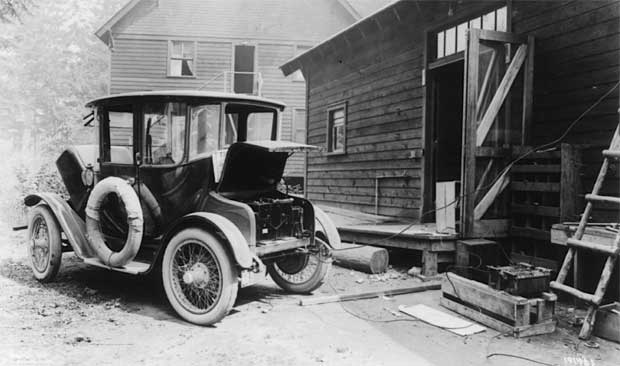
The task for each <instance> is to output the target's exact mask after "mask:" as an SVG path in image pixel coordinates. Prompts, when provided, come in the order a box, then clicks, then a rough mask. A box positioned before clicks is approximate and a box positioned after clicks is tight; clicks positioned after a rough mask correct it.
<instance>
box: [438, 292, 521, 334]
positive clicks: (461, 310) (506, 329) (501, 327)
mask: <svg viewBox="0 0 620 366" xmlns="http://www.w3.org/2000/svg"><path fill="white" fill-rule="evenodd" d="M439 304H440V305H441V306H443V307H445V308H447V309H450V310H452V311H454V312H455V313H457V314H461V315H463V316H465V317H467V318H469V319H472V320H474V321H476V322H478V323H481V324H484V325H486V326H487V327H490V328H493V329H495V330H497V331H498V332H500V333H502V334H506V333H507V334H511V335H512V334H513V333H514V327H512V326H510V325H508V324H506V323H504V322H502V321H499V320H497V319H494V318H492V317H490V316H487V315H485V314H483V313H481V312H480V311H478V310H474V309H471V308H469V307H467V306H465V305H463V304H459V303H458V302H456V301H452V300H450V299H446V298H445V297H442V298H440V299H439Z"/></svg>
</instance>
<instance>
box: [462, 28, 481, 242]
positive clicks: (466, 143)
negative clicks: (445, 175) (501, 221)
mask: <svg viewBox="0 0 620 366" xmlns="http://www.w3.org/2000/svg"><path fill="white" fill-rule="evenodd" d="M467 38H468V40H467V42H468V47H466V48H465V95H464V98H463V101H464V103H463V157H462V162H461V167H462V169H461V176H462V178H461V192H463V193H464V195H463V201H462V202H461V234H462V236H463V237H464V238H469V237H471V236H472V235H473V232H474V208H475V205H476V202H475V200H474V195H473V194H468V192H474V190H475V189H476V123H477V119H476V103H477V102H478V83H479V75H478V73H479V57H478V55H479V52H480V30H479V29H470V30H469V31H468V32H467Z"/></svg>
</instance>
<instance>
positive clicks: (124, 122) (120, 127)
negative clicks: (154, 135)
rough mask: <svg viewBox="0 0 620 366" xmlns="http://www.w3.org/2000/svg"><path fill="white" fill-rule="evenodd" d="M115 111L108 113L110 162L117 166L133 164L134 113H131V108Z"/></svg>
mask: <svg viewBox="0 0 620 366" xmlns="http://www.w3.org/2000/svg"><path fill="white" fill-rule="evenodd" d="M115 109H116V110H110V111H108V120H109V128H110V151H109V161H110V162H112V163H117V164H133V113H132V112H129V111H131V106H125V107H118V109H117V108H115ZM128 110H129V111H128Z"/></svg>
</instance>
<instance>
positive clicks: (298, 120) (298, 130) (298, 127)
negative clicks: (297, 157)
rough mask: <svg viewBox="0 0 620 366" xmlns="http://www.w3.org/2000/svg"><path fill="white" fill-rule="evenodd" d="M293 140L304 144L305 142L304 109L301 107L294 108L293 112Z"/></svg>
mask: <svg viewBox="0 0 620 366" xmlns="http://www.w3.org/2000/svg"><path fill="white" fill-rule="evenodd" d="M293 113H294V114H293V139H292V140H293V141H294V142H297V143H300V144H305V143H306V110H305V109H302V108H295V110H294V112H293Z"/></svg>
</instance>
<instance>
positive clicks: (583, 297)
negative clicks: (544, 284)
mask: <svg viewBox="0 0 620 366" xmlns="http://www.w3.org/2000/svg"><path fill="white" fill-rule="evenodd" d="M550 286H551V288H552V289H554V290H558V291H562V292H565V293H567V294H569V295H572V296H574V297H576V298H578V299H579V300H583V301H586V302H589V303H591V304H594V295H592V294H588V293H585V292H583V291H579V290H577V289H576V288H572V287H570V286H566V285H564V284H561V283H559V282H556V281H551V284H550Z"/></svg>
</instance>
